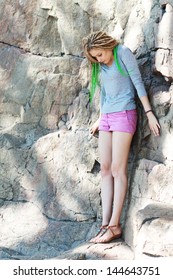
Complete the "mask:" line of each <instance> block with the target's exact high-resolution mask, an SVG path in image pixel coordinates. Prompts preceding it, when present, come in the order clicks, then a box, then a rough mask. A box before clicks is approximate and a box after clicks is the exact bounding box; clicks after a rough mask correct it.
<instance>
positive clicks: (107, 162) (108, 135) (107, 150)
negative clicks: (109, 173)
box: [99, 131, 112, 168]
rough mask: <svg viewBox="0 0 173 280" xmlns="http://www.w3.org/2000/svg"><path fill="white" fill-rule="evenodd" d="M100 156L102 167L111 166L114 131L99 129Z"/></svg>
mask: <svg viewBox="0 0 173 280" xmlns="http://www.w3.org/2000/svg"><path fill="white" fill-rule="evenodd" d="M99 158H100V164H101V167H102V166H105V167H107V168H109V167H110V166H111V162H112V132H107V131H99Z"/></svg>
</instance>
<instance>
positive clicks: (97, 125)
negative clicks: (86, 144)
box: [89, 118, 100, 136]
mask: <svg viewBox="0 0 173 280" xmlns="http://www.w3.org/2000/svg"><path fill="white" fill-rule="evenodd" d="M99 122H100V118H99V119H98V120H97V121H96V122H95V123H94V124H93V125H92V126H91V128H90V130H89V131H90V133H91V134H92V135H93V136H94V134H95V133H96V132H97V131H98V128H99Z"/></svg>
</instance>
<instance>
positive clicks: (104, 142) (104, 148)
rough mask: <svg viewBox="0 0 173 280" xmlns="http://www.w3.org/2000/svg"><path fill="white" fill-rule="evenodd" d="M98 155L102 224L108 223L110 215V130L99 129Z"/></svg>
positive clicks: (111, 197) (111, 200)
mask: <svg viewBox="0 0 173 280" xmlns="http://www.w3.org/2000/svg"><path fill="white" fill-rule="evenodd" d="M99 157H100V164H101V198H102V225H108V224H109V221H110V218H111V215H112V203H113V195H114V188H113V177H112V171H111V163H112V132H105V131H100V134H99Z"/></svg>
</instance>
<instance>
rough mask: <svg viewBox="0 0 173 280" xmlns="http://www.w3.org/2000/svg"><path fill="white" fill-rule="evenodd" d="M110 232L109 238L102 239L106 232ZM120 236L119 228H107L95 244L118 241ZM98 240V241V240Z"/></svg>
mask: <svg viewBox="0 0 173 280" xmlns="http://www.w3.org/2000/svg"><path fill="white" fill-rule="evenodd" d="M108 231H109V232H110V233H109V236H110V237H109V238H105V239H103V238H102V236H104V234H105V233H106V232H108ZM121 235H122V230H121V226H120V225H118V226H107V228H106V230H105V231H104V233H103V234H102V235H100V238H98V239H97V240H95V243H109V242H111V241H112V240H114V239H118V238H120V237H121ZM99 239H100V240H99Z"/></svg>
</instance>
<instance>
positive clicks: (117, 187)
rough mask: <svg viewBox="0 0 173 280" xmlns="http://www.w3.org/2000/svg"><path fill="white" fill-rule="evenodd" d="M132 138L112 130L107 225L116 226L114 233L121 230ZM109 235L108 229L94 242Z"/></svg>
mask: <svg viewBox="0 0 173 280" xmlns="http://www.w3.org/2000/svg"><path fill="white" fill-rule="evenodd" d="M132 138H133V135H131V134H129V133H124V132H113V139H112V166H111V171H112V176H113V178H114V197H113V212H112V215H111V218H110V221H109V226H116V227H115V228H113V231H114V234H115V235H116V234H120V231H121V228H120V227H119V223H120V217H121V212H122V208H123V204H124V200H125V196H126V192H127V161H128V155H129V150H130V145H131V141H132ZM111 237H112V231H111V230H110V229H108V230H107V231H106V233H105V234H104V235H103V236H101V237H98V238H97V239H96V242H98V243H101V242H106V240H109V238H111Z"/></svg>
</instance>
